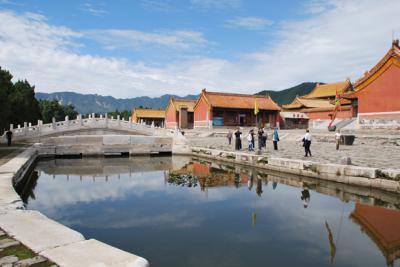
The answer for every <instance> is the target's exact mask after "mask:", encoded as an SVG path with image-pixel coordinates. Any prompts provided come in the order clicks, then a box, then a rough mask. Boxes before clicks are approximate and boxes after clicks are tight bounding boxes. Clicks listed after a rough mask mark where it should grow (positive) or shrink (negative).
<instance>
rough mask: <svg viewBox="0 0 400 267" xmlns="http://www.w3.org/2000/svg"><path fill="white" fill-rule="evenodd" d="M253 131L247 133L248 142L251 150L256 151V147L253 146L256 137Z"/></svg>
mask: <svg viewBox="0 0 400 267" xmlns="http://www.w3.org/2000/svg"><path fill="white" fill-rule="evenodd" d="M252 131H253V130H250V131H249V134H248V135H247V143H248V148H249V152H250V151H254V147H253V138H254V136H253V133H252Z"/></svg>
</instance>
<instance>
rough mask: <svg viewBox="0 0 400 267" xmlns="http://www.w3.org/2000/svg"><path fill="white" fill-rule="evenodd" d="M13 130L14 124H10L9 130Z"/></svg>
mask: <svg viewBox="0 0 400 267" xmlns="http://www.w3.org/2000/svg"><path fill="white" fill-rule="evenodd" d="M12 130H14V124H12V123H11V124H10V131H12Z"/></svg>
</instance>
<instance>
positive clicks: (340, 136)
mask: <svg viewBox="0 0 400 267" xmlns="http://www.w3.org/2000/svg"><path fill="white" fill-rule="evenodd" d="M341 139H342V135H341V134H340V131H339V130H338V131H337V132H336V133H335V141H336V150H339V145H340V141H341Z"/></svg>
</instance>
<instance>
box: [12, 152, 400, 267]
mask: <svg viewBox="0 0 400 267" xmlns="http://www.w3.org/2000/svg"><path fill="white" fill-rule="evenodd" d="M16 189H17V191H18V192H19V193H20V195H21V197H22V198H23V200H24V202H25V203H26V206H27V208H28V209H34V210H39V211H40V212H42V213H43V214H45V215H47V216H48V217H50V218H52V219H54V220H57V221H59V222H61V223H63V224H65V225H67V226H69V227H71V228H72V229H75V230H77V231H79V232H81V233H82V234H83V235H84V236H85V237H86V238H88V239H89V238H95V239H97V240H100V241H103V242H105V243H107V244H110V245H112V246H115V247H118V248H120V249H123V250H125V251H129V252H132V253H135V254H137V255H140V256H142V257H145V258H146V259H148V260H149V262H150V264H151V266H152V267H158V266H176V267H180V266H182V267H187V266H195V267H197V266H199V267H200V266H201V267H207V266H219V267H222V266H230V267H232V266H233V267H234V266H260V267H261V266H262V267H264V266H307V267H309V266H363V267H366V266H373V267H376V266H400V264H399V261H398V260H397V258H398V257H399V256H400V212H399V211H398V208H399V207H400V199H399V197H398V196H397V195H393V194H389V193H383V192H380V191H368V190H366V189H360V188H356V187H350V186H345V185H341V184H336V183H328V182H323V181H318V180H315V179H309V178H300V177H295V176H288V175H285V174H279V173H268V172H261V171H259V170H256V169H251V168H244V167H238V166H232V165H226V164H220V163H216V162H210V161H204V160H200V159H194V158H189V157H175V156H174V157H136V158H84V159H49V160H43V161H39V162H38V164H37V166H36V168H35V170H34V171H33V172H32V174H31V175H30V177H27V178H26V180H25V181H24V183H21V184H18V185H16Z"/></svg>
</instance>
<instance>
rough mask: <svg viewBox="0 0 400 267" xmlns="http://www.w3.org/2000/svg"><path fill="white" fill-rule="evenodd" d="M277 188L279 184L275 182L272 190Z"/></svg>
mask: <svg viewBox="0 0 400 267" xmlns="http://www.w3.org/2000/svg"><path fill="white" fill-rule="evenodd" d="M277 186H278V183H277V182H273V183H272V189H274V190H275V189H276V187H277Z"/></svg>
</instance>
